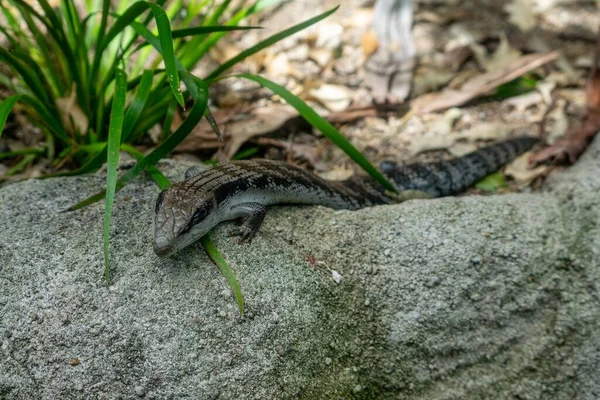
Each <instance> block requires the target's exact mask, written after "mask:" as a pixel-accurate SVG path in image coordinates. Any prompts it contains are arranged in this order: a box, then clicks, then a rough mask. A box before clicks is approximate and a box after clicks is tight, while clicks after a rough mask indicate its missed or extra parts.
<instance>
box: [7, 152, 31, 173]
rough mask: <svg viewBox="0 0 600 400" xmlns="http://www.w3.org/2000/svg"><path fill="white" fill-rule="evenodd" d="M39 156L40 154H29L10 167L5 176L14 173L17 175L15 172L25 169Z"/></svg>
mask: <svg viewBox="0 0 600 400" xmlns="http://www.w3.org/2000/svg"><path fill="white" fill-rule="evenodd" d="M37 156H38V155H37V154H27V155H26V156H25V157H23V159H22V160H21V161H19V162H18V163H17V164H16V165H15V166H14V167H11V168H9V169H8V170H7V171H6V173H5V174H4V175H5V176H12V175H15V174H17V173H19V172H21V171H23V170H24V169H25V168H27V166H28V165H29V164H31V163H32V162H33V160H35V158H36V157H37Z"/></svg>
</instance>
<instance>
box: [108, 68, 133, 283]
mask: <svg viewBox="0 0 600 400" xmlns="http://www.w3.org/2000/svg"><path fill="white" fill-rule="evenodd" d="M126 97H127V75H126V74H125V72H124V71H123V70H121V69H118V70H117V73H116V75H115V95H114V101H113V104H112V109H111V112H110V126H109V127H108V160H107V166H106V207H105V210H104V278H105V279H106V283H110V264H109V254H108V253H109V237H110V220H111V216H112V206H113V201H114V198H115V192H116V186H117V166H118V164H119V149H120V148H121V130H122V128H123V116H124V115H125V99H126Z"/></svg>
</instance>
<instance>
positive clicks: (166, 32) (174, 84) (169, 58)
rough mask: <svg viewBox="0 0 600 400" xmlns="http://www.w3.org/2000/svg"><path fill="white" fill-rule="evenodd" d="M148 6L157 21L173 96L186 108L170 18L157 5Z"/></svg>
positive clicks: (149, 4) (150, 4) (162, 52)
mask: <svg viewBox="0 0 600 400" xmlns="http://www.w3.org/2000/svg"><path fill="white" fill-rule="evenodd" d="M147 4H148V6H149V7H150V9H151V10H152V13H153V14H154V19H155V20H156V26H157V28H158V37H159V39H160V47H161V54H162V56H163V60H164V62H165V69H166V70H167V80H168V81H169V84H170V85H171V90H172V91H173V95H174V96H175V98H176V99H177V102H178V103H179V105H180V106H181V107H184V108H185V102H184V101H183V95H182V94H181V88H180V87H179V73H178V72H177V65H176V64H175V50H174V49H173V39H172V37H171V23H170V22H169V17H167V14H166V13H165V12H164V11H163V9H162V8H160V7H159V6H157V5H156V4H153V3H149V2H148V3H147Z"/></svg>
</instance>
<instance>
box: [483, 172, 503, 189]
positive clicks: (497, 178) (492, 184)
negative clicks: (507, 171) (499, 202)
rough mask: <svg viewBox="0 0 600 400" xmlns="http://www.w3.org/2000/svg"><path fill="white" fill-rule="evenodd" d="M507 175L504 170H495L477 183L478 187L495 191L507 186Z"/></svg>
mask: <svg viewBox="0 0 600 400" xmlns="http://www.w3.org/2000/svg"><path fill="white" fill-rule="evenodd" d="M507 186H508V183H507V182H506V177H505V176H504V174H503V173H502V172H494V173H493V174H490V175H488V176H486V177H485V178H483V179H481V180H479V181H478V182H477V183H475V187H476V188H477V189H480V190H483V191H485V192H495V191H497V190H498V189H500V188H503V187H507Z"/></svg>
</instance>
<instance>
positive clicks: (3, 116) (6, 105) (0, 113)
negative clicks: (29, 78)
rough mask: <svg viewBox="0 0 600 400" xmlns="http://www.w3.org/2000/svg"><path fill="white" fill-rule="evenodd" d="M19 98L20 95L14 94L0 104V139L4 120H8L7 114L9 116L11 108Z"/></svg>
mask: <svg viewBox="0 0 600 400" xmlns="http://www.w3.org/2000/svg"><path fill="white" fill-rule="evenodd" d="M21 97H22V95H20V94H15V95H12V96H10V97H7V98H6V99H4V101H3V102H2V103H0V137H2V131H3V130H4V124H6V120H7V119H8V114H10V112H11V111H12V108H13V106H14V105H15V103H16V102H17V101H19V100H20V99H21Z"/></svg>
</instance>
